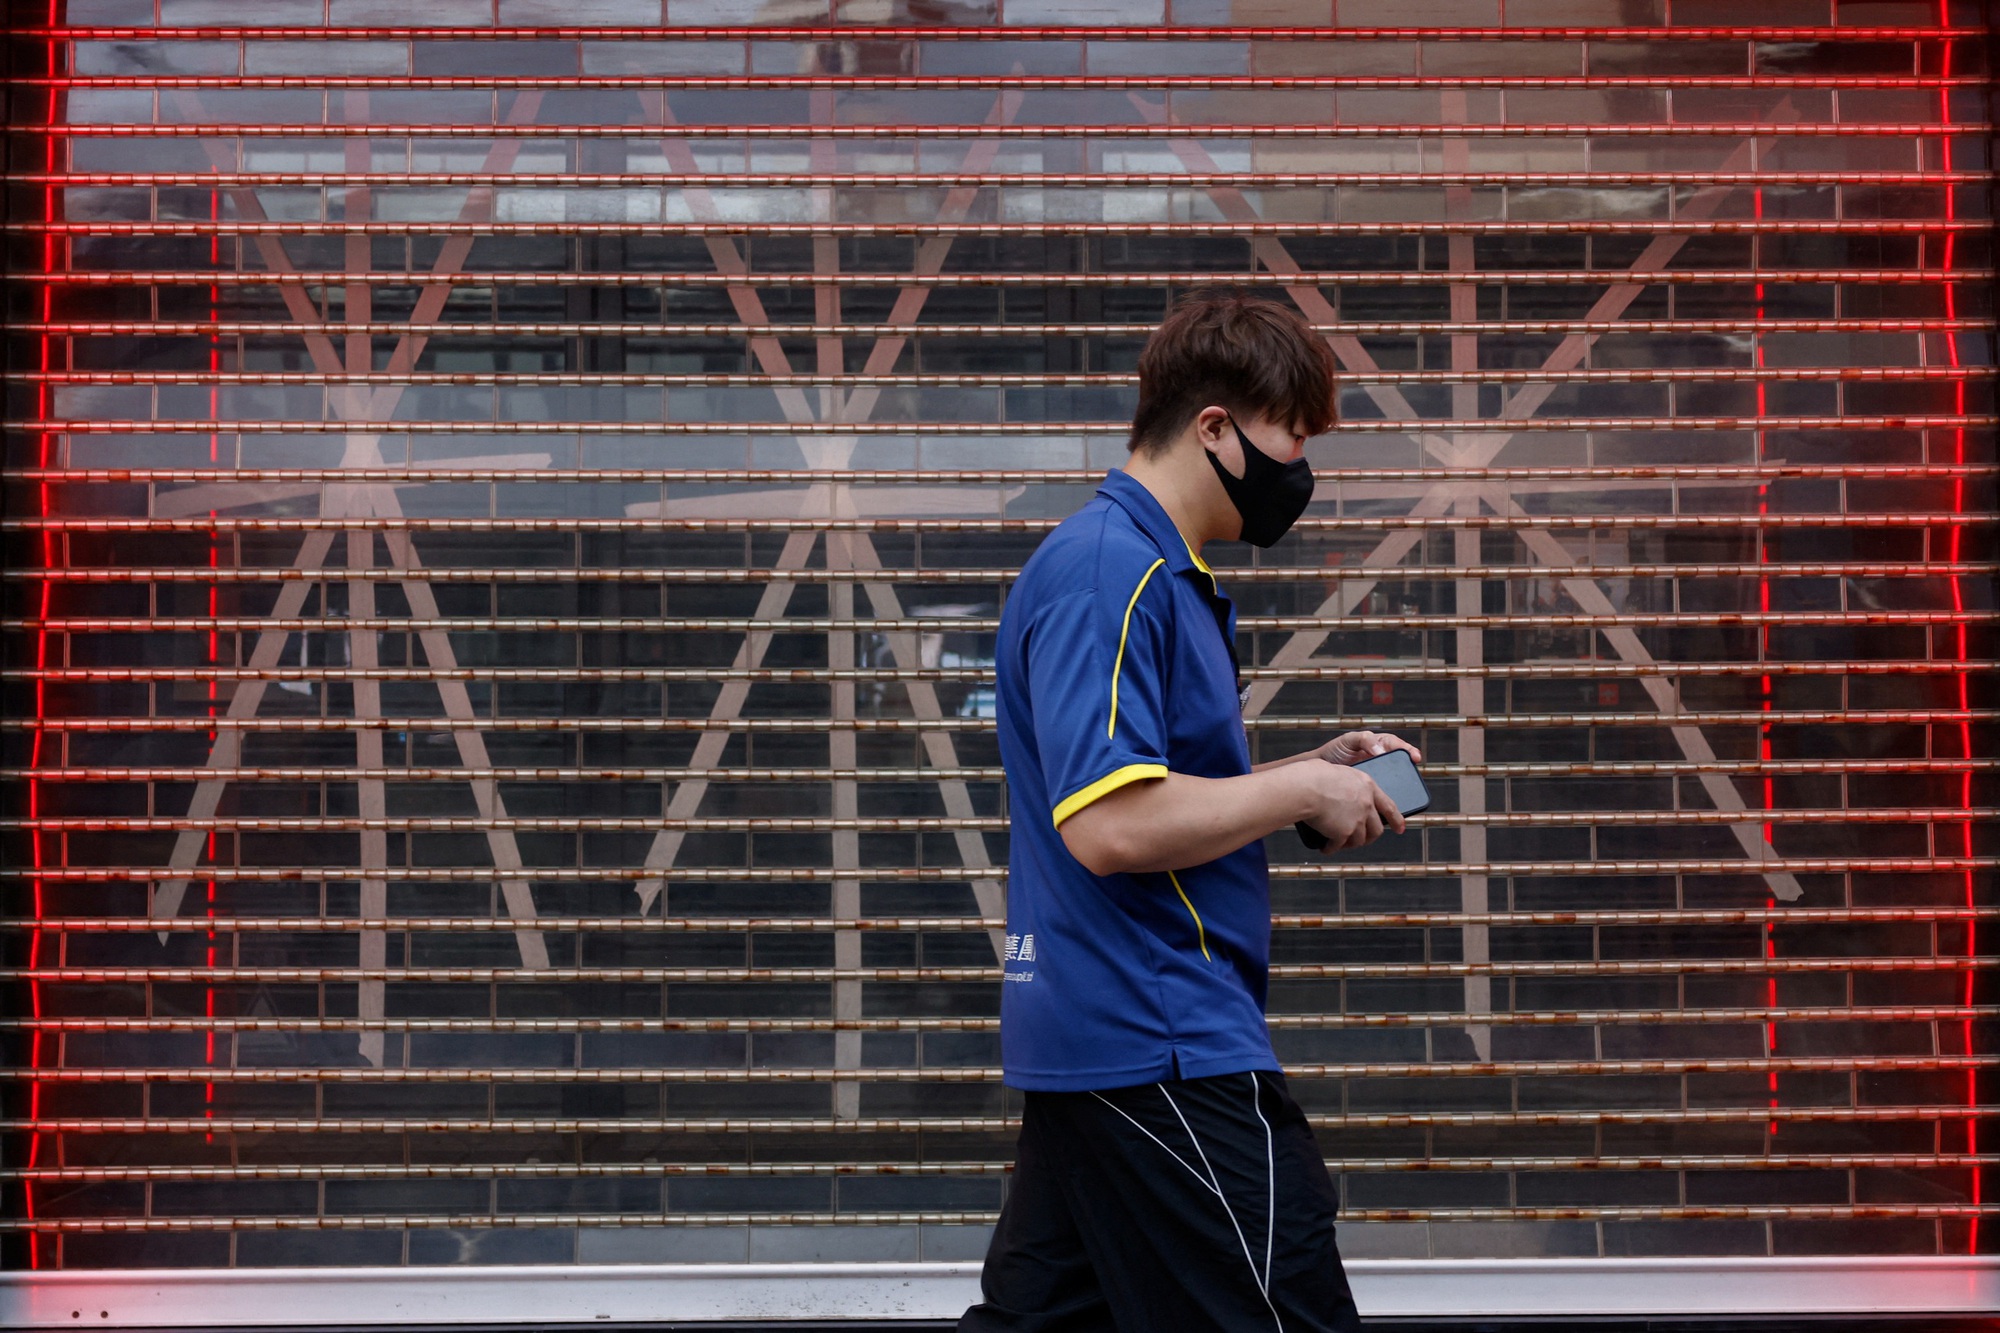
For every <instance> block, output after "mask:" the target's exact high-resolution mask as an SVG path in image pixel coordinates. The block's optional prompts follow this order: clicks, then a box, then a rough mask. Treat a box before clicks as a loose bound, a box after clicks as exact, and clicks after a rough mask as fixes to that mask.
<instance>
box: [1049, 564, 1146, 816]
mask: <svg viewBox="0 0 2000 1333" xmlns="http://www.w3.org/2000/svg"><path fill="white" fill-rule="evenodd" d="M1166 563H1167V560H1166V557H1165V556H1161V557H1160V558H1159V559H1158V560H1155V561H1154V562H1153V563H1152V564H1151V565H1150V566H1148V567H1147V569H1146V573H1145V575H1144V576H1143V577H1142V578H1141V579H1140V580H1139V586H1138V587H1136V588H1134V589H1132V600H1131V601H1129V602H1127V603H1125V623H1124V624H1123V625H1120V626H1119V627H1118V656H1117V658H1116V659H1115V660H1114V661H1113V662H1112V663H1111V720H1110V721H1108V722H1106V723H1105V724H1104V739H1106V740H1110V739H1111V738H1112V735H1113V733H1114V732H1116V731H1117V730H1118V673H1119V672H1120V671H1121V670H1123V669H1124V667H1125V639H1126V636H1127V635H1129V634H1131V632H1132V608H1133V607H1135V606H1137V605H1139V594H1140V593H1142V592H1144V591H1146V584H1147V583H1148V582H1149V581H1150V580H1151V579H1152V577H1153V571H1154V570H1156V569H1158V568H1159V567H1160V566H1161V565H1164V564H1166ZM1080 794H1081V793H1079V795H1080ZM1072 799H1074V798H1072ZM1056 822H1057V823H1058V824H1060V823H1061V822H1062V819H1061V818H1060V817H1058V818H1057V820H1056Z"/></svg>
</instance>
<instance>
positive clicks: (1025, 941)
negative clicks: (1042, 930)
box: [1007, 931, 1035, 963]
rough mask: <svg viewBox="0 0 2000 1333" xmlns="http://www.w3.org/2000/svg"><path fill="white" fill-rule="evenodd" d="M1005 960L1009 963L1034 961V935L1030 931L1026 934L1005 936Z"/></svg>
mask: <svg viewBox="0 0 2000 1333" xmlns="http://www.w3.org/2000/svg"><path fill="white" fill-rule="evenodd" d="M1007 961H1008V962H1010V963H1015V962H1019V963H1032V962H1034V961H1035V936H1034V932H1032V931H1030V932H1029V933H1028V934H1026V935H1009V936H1008V937H1007Z"/></svg>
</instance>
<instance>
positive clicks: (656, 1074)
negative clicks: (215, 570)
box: [0, 1055, 2000, 1087]
mask: <svg viewBox="0 0 2000 1333" xmlns="http://www.w3.org/2000/svg"><path fill="white" fill-rule="evenodd" d="M1995 1065H2000V1056H1988V1055H1776V1056H1742V1057H1738V1056H1697V1057H1689V1058H1680V1059H1651V1060H1485V1061H1476V1062H1468V1063H1454V1062H1447V1061H1422V1060H1419V1061H1410V1060H1394V1061H1370V1062H1353V1063H1341V1064H1288V1065H1286V1066H1285V1074H1286V1076H1287V1077H1288V1078H1295V1079H1302V1080H1303V1079H1350V1078H1397V1079H1419V1078H1421V1079H1453V1078H1640V1077H1656V1078H1684V1077H1689V1076H1695V1075H1725V1074H1767V1073H1775V1074H1786V1073H1791V1074H1809V1073H1810V1074H1871V1073H1873V1074H1885V1073H1910V1074H1918V1073H1949V1072H1957V1071H1969V1070H1979V1069H1987V1068H1991V1067H1993V1066H1995ZM1002 1078H1003V1072H1002V1070H1001V1069H1000V1068H999V1067H998V1066H997V1065H996V1066H988V1067H979V1066H973V1065H933V1066H930V1067H928V1068H912V1067H907V1066H900V1065H898V1066H889V1067H884V1068H866V1067H863V1068H854V1069H845V1068H827V1067H818V1068H809V1067H788V1066H783V1065H758V1066H753V1067H750V1068H730V1067H716V1066H702V1065H694V1066H688V1065H656V1066H642V1065H621V1066H612V1067H592V1068H567V1069H548V1068H534V1067H527V1068H524V1067H519V1066H513V1067H493V1066H484V1067H482V1066H462V1065H440V1066H426V1067H419V1068H375V1067H368V1066H361V1067H354V1066H332V1067H326V1066H321V1067H310V1068H298V1069H288V1068H241V1067H237V1068H217V1067H214V1066H211V1065H181V1066H174V1065H168V1066H150V1067H133V1066H112V1067H96V1068H71V1069H52V1068H46V1067H44V1068H39V1069H35V1068H29V1069H20V1068H16V1069H10V1070H0V1080H4V1081H6V1082H14V1083H39V1084H43V1085H45V1086H71V1087H74V1086H87V1087H111V1086H116V1085H121V1084H133V1083H144V1084H158V1085H172V1084H177V1083H202V1084H209V1083H213V1084H217V1085H228V1086H235V1087H272V1086H297V1085H311V1086H314V1087H343V1086H344V1087H355V1086H371V1087H385V1086H400V1087H411V1086H448V1085H451V1084H481V1083H483V1084H492V1085H494V1086H497V1087H592V1086H595V1087H612V1086H629V1085H641V1086H651V1085H659V1086H673V1085H675V1084H710V1085H713V1084H736V1085H745V1086H777V1085H787V1084H800V1083H835V1082H850V1083H869V1084H875V1085H878V1086H881V1085H897V1084H901V1085H914V1084H965V1083H990V1084H998V1083H1000V1081H1001V1079H1002Z"/></svg>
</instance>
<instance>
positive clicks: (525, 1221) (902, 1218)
mask: <svg viewBox="0 0 2000 1333" xmlns="http://www.w3.org/2000/svg"><path fill="white" fill-rule="evenodd" d="M1995 1213H2000V1204H1977V1203H1858V1204H1819V1203H1799V1204H1703V1205H1672V1206H1631V1207H1598V1206H1582V1205H1579V1206H1574V1207H1533V1208H1529V1207H1520V1208H1343V1209H1341V1213H1340V1215H1341V1217H1342V1218H1343V1219H1345V1220H1346V1221H1348V1222H1501V1221H1512V1222H1518V1221H1554V1220H1582V1221H1597V1222H1604V1221H1614V1222H1628V1221H1629V1222H1636V1221H1656V1220H1663V1219H1671V1220H1693V1219H1719V1218H1735V1219H1740V1220H1757V1221H1778V1220H1791V1221H1801V1220H1808V1219H1810V1220H1815V1221H1847V1220H1851V1219H1855V1218H1920V1219H1926V1220H1935V1219H1942V1218H1966V1217H1986V1216H1990V1215H1992V1214H1995ZM999 1217H1000V1214H998V1213H996V1212H909V1213H894V1212H870V1213H862V1212H853V1213H777V1212H772V1213H469V1214H455V1213H410V1214H368V1213H363V1214H347V1215H341V1214H326V1215H319V1216H314V1215H311V1214H301V1215H283V1216H273V1215H263V1216H234V1217H196V1216H190V1217H79V1218H67V1217H63V1218H51V1217H38V1218H32V1219H28V1218H15V1219H4V1220H0V1231H16V1232H20V1231H32V1232H40V1233H44V1234H49V1233H58V1234H63V1235H83V1236H97V1235H127V1234H133V1233H143V1234H149V1235H150V1234H162V1233H164V1234H169V1235H173V1234H182V1233H189V1232H207V1231H400V1230H406V1229H408V1230H418V1229H423V1228H447V1229H451V1230H480V1229H492V1228H514V1227H523V1228H535V1229H544V1228H551V1227H641V1226H649V1227H660V1226H685V1227H722V1226H727V1227H747V1226H769V1227H778V1226H787V1227H800V1226H849V1227H861V1226H882V1227H892V1226H991V1225H992V1224H993V1223H994V1222H996V1221H998V1220H999Z"/></svg>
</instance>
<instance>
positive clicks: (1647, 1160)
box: [0, 1152, 2000, 1183]
mask: <svg viewBox="0 0 2000 1333" xmlns="http://www.w3.org/2000/svg"><path fill="white" fill-rule="evenodd" d="M1325 1160H1326V1168H1327V1170H1328V1171H1332V1172H1383V1171H1395V1172H1425V1173H1428V1172H1433V1171H1439V1172H1442V1171H1854V1170H1866V1169H1870V1168H1876V1169H1885V1170H1903V1171H1937V1170H1948V1169H1951V1168H1954V1167H1982V1166H1989V1165H1993V1164H1996V1163H2000V1154H1992V1153H1957V1152H1940V1153H1780V1154H1771V1155H1768V1156H1766V1155H1760V1154H1756V1153H1712V1154H1677V1155H1663V1156H1654V1157H1640V1156H1623V1155H1615V1154H1604V1155H1599V1156H1546V1155H1545V1156H1510V1157H1466V1156H1453V1157H1329V1158H1327V1159H1325ZM1014 1169H1015V1167H1014V1163H1013V1162H1011V1161H958V1162H858V1161H856V1162H490V1163H486V1162H481V1163H471V1164H463V1163H449V1164H448V1163H413V1164H403V1163H393V1164H392V1163H368V1164H366V1165H353V1164H337V1163H324V1164H314V1165H280V1164H270V1165H246V1166H41V1167H14V1168H0V1180H23V1181H30V1182H61V1181H71V1182H78V1183H84V1182H89V1183H112V1182H126V1181H183V1182H193V1181H270V1180H293V1181H300V1180H645V1179H655V1178H661V1179H672V1178H676V1177H686V1176H693V1177H717V1178H728V1179H752V1180H755V1179H777V1180H787V1179H822V1178H829V1177H831V1178H839V1177H845V1176H909V1177H915V1178H920V1179H938V1178H944V1179H961V1178H972V1179H977V1178H980V1177H990V1176H1009V1175H1012V1174H1013V1173H1014Z"/></svg>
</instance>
